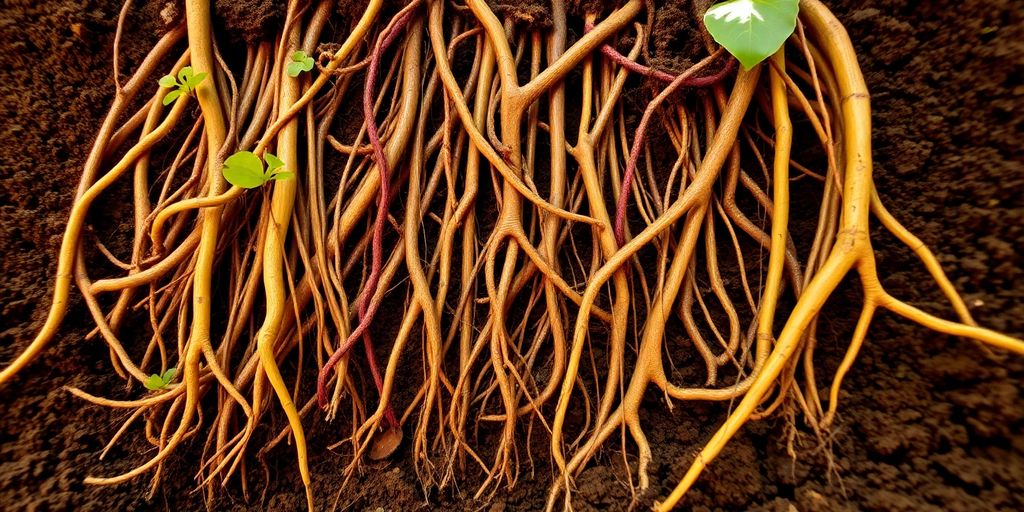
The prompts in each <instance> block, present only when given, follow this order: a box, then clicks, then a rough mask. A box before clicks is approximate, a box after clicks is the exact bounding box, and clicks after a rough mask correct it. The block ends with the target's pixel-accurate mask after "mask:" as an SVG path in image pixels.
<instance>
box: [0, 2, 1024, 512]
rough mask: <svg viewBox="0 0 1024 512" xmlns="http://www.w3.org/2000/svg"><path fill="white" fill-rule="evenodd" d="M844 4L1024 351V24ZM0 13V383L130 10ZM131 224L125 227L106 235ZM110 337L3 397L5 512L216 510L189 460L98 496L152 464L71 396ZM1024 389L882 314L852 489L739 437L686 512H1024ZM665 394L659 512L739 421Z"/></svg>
mask: <svg viewBox="0 0 1024 512" xmlns="http://www.w3.org/2000/svg"><path fill="white" fill-rule="evenodd" d="M826 3H827V4H828V5H830V6H831V7H832V8H833V9H834V10H835V12H836V13H837V15H838V16H839V18H840V19H841V20H842V21H843V23H844V24H845V25H846V27H847V29H848V30H849V31H850V33H851V36H852V38H853V40H854V42H855V44H856V45H857V48H858V50H859V52H860V58H861V65H862V66H863V68H864V71H865V74H866V77H867V81H868V85H869V87H870V89H871V92H872V101H873V106H874V122H875V129H874V142H875V162H876V183H877V185H878V188H879V190H880V193H881V195H882V196H883V200H884V201H885V202H886V203H887V205H888V207H889V209H890V211H892V212H893V213H894V214H896V216H897V217H898V218H899V219H900V220H901V221H902V222H904V224H905V225H906V226H907V227H908V228H910V229H911V231H913V232H915V233H916V234H917V235H918V236H920V237H921V239H922V240H923V241H924V242H925V243H927V244H928V245H929V246H930V247H932V248H933V249H934V250H935V251H936V253H937V254H938V256H939V258H940V260H941V261H942V263H943V266H944V268H945V269H946V270H947V272H949V274H950V276H951V278H952V279H953V281H954V283H955V284H956V286H957V288H958V289H959V290H961V291H962V292H963V293H964V294H965V297H966V299H967V301H968V303H969V304H971V305H972V311H973V312H974V314H975V315H976V319H977V320H978V321H979V322H980V323H981V324H982V325H985V326H988V327H992V328H995V329H997V330H1002V331H1005V332H1008V333H1010V334H1013V335H1016V336H1021V335H1024V257H1022V254H1024V144H1022V140H1024V139H1022V132H1024V2H1022V1H1012V0H957V1H948V0H936V1H930V2H911V1H909V0H881V1H868V2H864V1H860V0H834V1H827V2H826ZM140 4H141V5H140V6H139V7H137V8H136V9H135V10H134V13H133V15H132V16H130V17H129V23H128V26H127V27H126V34H125V36H126V37H125V44H124V47H123V49H122V56H123V57H122V58H123V62H124V64H122V66H123V67H124V69H132V68H133V66H134V65H136V64H137V63H138V62H139V61H140V60H141V58H142V57H143V56H144V55H145V52H147V51H148V49H149V48H150V47H151V46H152V44H153V43H154V42H155V38H156V35H155V34H156V33H157V32H158V29H159V26H160V22H159V21H158V20H159V14H158V13H159V10H160V8H161V7H162V6H161V5H160V4H159V3H154V2H149V3H146V2H140ZM0 9H2V10H0V105H2V108H3V111H2V113H3V119H4V121H3V123H0V362H2V363H4V364H6V362H8V361H10V360H12V359H13V358H14V356H15V355H16V353H17V352H18V351H19V350H21V348H22V347H24V346H25V345H26V344H27V343H28V342H29V340H30V339H31V338H32V336H33V335H34V334H35V331H36V330H37V329H38V327H39V326H40V325H41V322H42V320H43V318H44V317H45V314H46V310H47V309H48V308H49V303H50V302H49V301H50V299H49V294H50V293H51V287H52V284H51V274H52V272H53V269H54V267H55V265H56V257H55V255H56V252H57V249H58V247H59V243H60V236H61V234H62V232H63V225H64V222H65V220H66V216H67V212H68V210H69V208H70V201H71V198H72V197H73V194H74V188H75V187H76V185H77V182H78V176H79V172H80V168H81V164H82V161H83V159H84V157H85V155H86V153H87V151H88V148H89V146H90V144H91V143H92V137H93V134H94V133H95V131H96V129H97V128H98V127H99V123H100V121H101V119H102V116H103V115H104V113H105V111H106V108H107V106H108V105H109V104H110V100H111V95H112V91H113V87H112V84H111V83H110V82H111V66H110V55H111V48H112V43H113V31H114V26H115V21H114V20H116V19H117V13H118V11H119V9H120V3H119V2H116V1H111V0H62V1H50V2H39V3H37V2H34V1H29V0H20V1H19V0H14V1H12V0H7V1H5V2H4V3H3V6H2V8H0ZM121 219H122V217H120V216H118V215H117V214H116V213H111V214H110V219H109V221H110V222H115V223H116V222H121ZM124 219H126V220H125V222H127V218H126V217H124ZM876 227H877V226H876ZM876 231H877V230H876ZM876 249H877V251H878V257H879V264H880V267H881V269H882V272H883V276H884V277H883V280H884V282H885V283H886V284H887V285H888V287H889V288H890V291H891V292H893V293H894V294H895V295H896V296H898V297H901V298H904V299H907V300H909V301H911V302H913V303H915V304H917V305H920V306H922V307H925V308H926V309H928V310H930V311H936V312H942V313H943V314H945V315H946V316H949V315H950V312H949V310H948V308H947V307H946V305H945V303H944V302H943V301H942V300H941V296H940V295H939V294H938V293H937V290H936V287H935V286H934V285H933V284H932V282H931V280H930V279H929V278H928V276H927V274H926V273H925V272H924V271H923V269H922V268H921V266H920V265H919V264H918V262H917V260H916V259H915V258H914V256H913V254H912V253H910V252H909V251H908V250H907V249H906V248H904V247H902V246H900V245H899V244H898V243H897V242H896V241H895V240H894V239H892V238H891V237H886V236H879V237H877V242H876ZM846 289H847V290H848V291H847V292H846V293H844V294H840V296H839V297H837V298H836V299H835V300H833V301H831V302H830V304H829V305H828V308H829V309H828V311H829V315H828V317H827V318H825V319H824V322H823V328H824V329H823V330H824V334H823V335H821V336H820V338H821V339H822V341H821V344H822V346H821V348H820V349H819V358H820V359H821V361H822V363H821V364H822V367H823V369H825V370H831V369H832V368H834V367H835V365H836V364H838V361H839V360H840V358H841V357H842V354H843V351H844V350H845V347H846V343H847V341H846V340H847V339H848V335H849V332H850V330H851V328H852V323H853V321H855V318H856V313H857V300H858V294H857V292H856V287H855V286H848V287H847V288H846ZM90 325H91V323H90V320H89V315H88V313H87V312H86V310H85V308H84V306H83V305H82V304H81V301H80V300H77V301H75V302H74V303H73V305H72V308H71V310H70V313H69V315H68V318H67V320H66V321H65V323H64V327H63V329H62V333H61V336H60V337H59V338H58V339H57V340H56V341H55V342H54V343H53V345H52V346H51V347H50V348H49V349H48V350H47V351H46V353H45V355H44V356H43V357H41V358H40V360H39V361H37V362H36V363H35V364H33V365H31V366H30V367H29V368H28V369H27V370H25V371H24V372H23V373H22V374H21V375H20V376H19V378H18V379H16V381H15V382H13V383H11V384H10V385H8V386H6V387H5V388H3V389H0V509H2V510H137V509H139V510H175V511H184V510H201V509H203V504H202V500H201V497H200V496H199V495H198V494H195V493H192V492H191V491H192V489H193V478H192V476H193V475H192V471H193V468H192V466H191V465H186V464H184V463H183V462H182V460H181V459H182V457H181V456H179V457H177V458H176V459H175V460H177V461H178V462H175V463H171V464H170V465H169V466H168V468H167V470H166V474H165V475H164V482H165V483H164V484H163V486H162V487H161V489H160V490H159V491H158V492H157V495H156V497H155V498H154V499H153V500H152V501H146V500H145V499H144V496H145V495H146V493H147V491H148V479H147V478H143V479H139V480H136V481H134V482H132V483H129V484H125V485H121V486H117V487H106V488H97V487H86V486H84V485H83V484H82V479H83V478H84V477H85V476H87V475H91V474H96V475H101V474H102V475H109V474H116V473H118V472H120V471H122V470H124V469H128V468H130V467H132V466H133V465H135V464H137V463H139V462H140V461H141V460H143V457H145V456H147V455H144V453H150V452H148V451H145V450H146V449H147V448H148V446H145V445H144V441H141V440H135V441H129V442H127V443H122V444H121V445H120V447H119V448H117V449H115V450H113V451H112V452H111V453H110V454H109V455H108V457H107V459H106V460H104V461H100V460H99V458H98V455H99V452H100V451H101V450H102V448H103V445H104V444H105V443H106V441H107V440H108V439H109V437H110V436H111V435H112V434H113V432H114V431H115V430H116V428H117V426H118V425H119V424H120V421H121V419H122V416H121V414H120V413H119V414H114V413H111V411H108V410H105V409H100V408H97V407H92V406H87V405H84V404H83V403H82V402H80V401H77V400H75V399H73V398H72V397H71V396H70V395H68V394H67V393H66V392H64V391H62V389H61V386H63V385H77V386H83V387H85V388H87V389H89V390H93V391H100V392H102V391H103V390H109V389H114V388H115V387H117V386H121V383H120V382H119V381H118V380H117V379H116V378H114V374H113V372H111V371H110V366H109V365H110V363H109V359H108V356H107V350H106V349H105V347H104V346H103V345H102V343H101V342H99V341H96V340H91V341H86V340H84V335H85V334H86V333H87V332H88V329H89V327H90ZM1022 389H1024V361H1022V360H1021V359H1018V358H1012V357H1010V358H1006V359H1005V360H1003V361H999V360H993V359H991V358H988V357H986V356H985V354H984V353H983V352H982V351H981V350H979V349H978V348H977V347H976V346H975V345H974V344H973V343H971V342H968V341H963V340H959V339H953V338H950V337H946V336H941V335H936V334H934V333H931V332H928V331H926V330H924V329H923V328H920V327H917V326H913V325H908V324H907V323H905V322H903V321H901V320H899V319H896V318H893V317H892V316H891V315H884V314H883V315H882V317H881V318H879V319H878V320H876V322H875V323H874V325H873V327H872V331H871V335H870V337H869V340H868V343H867V344H866V346H865V347H864V350H863V351H862V355H861V357H860V359H859V360H858V361H857V363H856V365H855V367H854V369H853V371H852V373H851V375H850V376H849V377H848V378H847V381H846V383H845V386H844V390H845V392H844V394H843V396H842V407H841V417H840V419H839V421H838V424H837V427H836V431H835V436H834V440H833V445H832V454H833V457H834V463H835V464H836V469H837V471H838V477H835V476H833V477H832V478H829V472H828V471H827V468H828V466H827V464H826V459H825V458H824V457H823V455H822V454H821V453H816V452H815V451H814V450H813V445H811V444H805V445H800V446H798V458H797V460H796V461H795V462H794V461H793V460H792V459H791V458H790V457H789V456H788V455H787V454H786V450H785V446H784V443H783V442H782V441H781V440H782V439H783V436H782V434H783V432H784V428H785V424H784V422H783V421H781V420H769V421H766V422H761V423H757V424H754V425H751V426H749V427H747V428H745V429H743V430H742V432H741V433H740V435H739V436H738V437H737V438H736V439H735V440H734V441H733V442H732V444H731V445H730V446H729V447H728V448H727V449H726V450H725V452H724V453H723V455H722V456H721V457H720V458H719V459H718V460H717V461H715V462H714V464H712V465H711V467H710V470H709V471H708V472H706V474H705V475H704V476H703V477H702V478H701V480H700V482H699V483H698V484H697V486H696V488H695V490H694V491H693V492H692V493H691V494H690V495H688V497H687V498H686V500H685V502H684V508H692V509H694V510H778V511H791V510H800V511H804V510H807V511H814V510H879V511H882V510H886V511H901V510H953V511H957V510H960V511H980V510H1024V397H1022V396H1021V395H1022V393H1021V390H1022ZM651 395H652V396H649V397H648V401H649V403H650V406H649V407H646V411H647V412H646V417H645V418H644V421H645V428H646V431H647V433H648V435H649V437H650V441H651V442H652V447H653V448H654V463H653V465H652V467H651V471H652V480H653V481H652V486H653V489H652V493H651V495H650V496H646V497H642V501H641V506H646V505H647V504H649V503H650V499H651V498H653V497H657V496H663V495H665V494H666V493H667V492H668V491H669V490H670V489H671V488H672V487H673V486H674V485H675V483H676V482H677V481H678V478H679V477H680V476H681V474H682V472H683V471H684V469H685V467H686V465H687V464H688V462H689V460H690V458H691V457H692V455H693V453H694V451H695V450H696V449H697V447H698V446H699V445H700V444H701V443H702V442H703V441H704V440H706V439H707V438H708V437H709V436H710V435H711V433H712V432H713V429H714V428H716V427H717V426H718V424H719V423H720V422H721V419H722V418H723V414H724V412H725V409H724V408H723V407H718V406H704V405H695V406H689V405H688V406H685V407H676V408H675V410H674V411H671V412H670V411H669V410H668V409H667V408H666V407H664V404H663V402H662V401H661V400H660V399H659V397H657V396H653V395H655V393H653V392H652V393H651ZM319 423H320V424H322V423H323V422H319ZM314 428H317V427H314ZM319 428H321V429H322V428H324V427H319ZM315 432H316V431H315ZM314 435H315V434H314ZM128 439H131V436H129V438H128ZM193 444H197V443H193ZM609 446H615V443H611V444H609ZM193 448H195V447H193ZM313 453H317V452H316V451H314V452H313ZM271 455H272V456H271V457H270V461H269V462H270V466H269V470H270V477H271V478H270V480H269V485H268V487H267V488H266V494H265V496H264V497H263V498H262V499H261V498H260V491H261V490H262V489H261V488H257V489H256V490H255V491H254V492H252V493H251V496H250V500H249V501H248V502H245V501H243V500H242V499H241V496H240V493H239V492H238V489H235V488H229V489H227V490H226V491H225V492H224V494H223V496H220V497H218V499H217V500H216V501H215V502H214V508H216V509H218V510H219V509H225V510H262V509H267V510H298V509H299V508H300V507H301V506H302V503H303V502H304V499H303V497H302V488H301V484H300V482H299V481H298V479H297V477H296V476H295V473H296V472H295V468H294V458H293V456H292V454H291V448H290V447H288V446H283V447H279V448H278V449H277V450H275V452H273V453H272V454H271ZM185 458H187V456H186V457H185ZM347 462H348V461H347V459H346V458H345V457H343V456H342V455H339V454H332V453H329V452H323V453H320V454H318V455H315V456H314V457H313V459H312V469H313V472H314V474H315V475H316V480H315V482H314V485H315V492H316V494H317V495H318V496H320V500H321V503H325V504H330V503H332V502H333V500H334V497H335V496H336V495H337V493H338V491H337V489H339V484H340V481H339V480H338V473H340V471H341V469H342V468H343V467H344V464H346V463H347ZM621 465H622V463H621V456H619V455H617V452H616V451H615V450H607V451H606V454H605V455H604V456H602V457H600V458H598V459H597V460H596V461H595V462H594V463H592V464H591V466H590V468H589V469H587V470H586V471H585V472H584V473H583V474H582V475H581V476H580V478H579V479H578V482H577V484H578V492H577V494H576V500H575V501H576V505H577V509H580V510H595V509H599V510H605V509H608V510H620V509H625V508H626V507H627V506H628V504H629V502H630V491H629V487H628V483H627V482H626V481H624V480H623V478H624V476H623V475H624V472H623V468H622V467H621ZM549 481H550V473H549V470H548V468H547V467H546V466H545V465H541V464H539V465H537V467H536V471H535V472H533V473H532V474H531V473H530V472H529V471H527V472H525V473H524V474H523V475H521V478H520V481H519V482H518V484H517V486H516V487H515V488H514V489H512V490H510V491H505V490H502V491H501V492H499V493H497V494H496V495H495V496H494V497H493V499H492V500H491V501H490V502H487V503H484V502H474V501H472V500H470V499H469V498H468V497H461V496H459V495H458V494H452V493H446V494H442V495H439V496H438V495H434V496H430V497H429V501H427V500H426V499H425V498H424V496H423V495H422V493H421V491H420V490H419V486H418V485H417V484H416V479H415V475H414V473H413V471H412V468H411V466H409V465H408V464H406V463H402V462H385V463H380V464H375V465H369V466H368V469H367V471H365V472H364V473H363V474H362V475H360V477H359V481H357V482H354V483H353V484H351V485H350V486H349V487H347V488H346V489H344V490H343V491H341V494H340V496H339V497H340V501H339V504H340V507H339V508H340V509H348V510H366V509H376V508H377V507H384V508H385V509H388V510H414V509H420V508H432V507H439V508H443V509H450V510H463V509H472V510H479V509H484V510H494V511H501V510H535V509H538V508H540V507H542V506H543V499H544V496H545V494H546V491H547V486H548V483H549ZM465 493H466V494H471V492H470V491H469V489H468V488H467V489H465Z"/></svg>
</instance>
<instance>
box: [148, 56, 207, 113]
mask: <svg viewBox="0 0 1024 512" xmlns="http://www.w3.org/2000/svg"><path fill="white" fill-rule="evenodd" d="M204 78H206V73H194V72H193V71H192V66H185V67H183V68H181V71H178V76H177V77H175V76H174V75H164V76H163V77H161V78H160V82H159V83H160V87H164V88H166V89H174V90H173V91H171V92H169V93H167V95H166V96H164V105H170V104H171V103H174V100H176V99H178V97H180V96H182V95H185V94H191V93H192V91H194V90H196V86H197V85H199V83H200V82H202V81H203V79H204Z"/></svg>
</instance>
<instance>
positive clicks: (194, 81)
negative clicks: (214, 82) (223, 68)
mask: <svg viewBox="0 0 1024 512" xmlns="http://www.w3.org/2000/svg"><path fill="white" fill-rule="evenodd" d="M207 74H208V73H198V74H195V75H192V76H190V77H188V80H187V81H186V82H185V87H186V88H188V90H189V91H190V92H191V91H194V90H195V89H196V86H197V85H199V84H200V83H201V82H202V81H203V79H204V78H206V75H207Z"/></svg>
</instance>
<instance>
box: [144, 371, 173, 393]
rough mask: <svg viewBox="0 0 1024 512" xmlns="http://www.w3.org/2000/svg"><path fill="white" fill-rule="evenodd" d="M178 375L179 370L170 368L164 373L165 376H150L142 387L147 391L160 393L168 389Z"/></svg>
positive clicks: (155, 374)
mask: <svg viewBox="0 0 1024 512" xmlns="http://www.w3.org/2000/svg"><path fill="white" fill-rule="evenodd" d="M177 373H178V369H177V368H168V369H167V371H165V372H164V373H163V375H160V374H157V373H154V374H153V375H150V376H149V378H148V379H146V381H145V382H143V383H142V385H144V386H146V389H148V390H150V391H160V390H161V389H166V388H167V386H169V385H170V384H171V381H172V380H174V376H175V375H176V374H177Z"/></svg>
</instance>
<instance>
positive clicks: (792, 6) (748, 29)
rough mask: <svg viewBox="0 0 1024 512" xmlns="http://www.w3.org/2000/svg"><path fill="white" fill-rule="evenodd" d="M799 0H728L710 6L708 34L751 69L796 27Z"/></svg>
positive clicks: (778, 45) (776, 48) (773, 50)
mask: <svg viewBox="0 0 1024 512" xmlns="http://www.w3.org/2000/svg"><path fill="white" fill-rule="evenodd" d="M799 11H800V2H799V0H729V1H728V2H721V3H718V4H715V5H713V6H711V8H710V9H708V11H707V12H706V13H705V14H704V25H705V26H706V27H707V28H708V32H710V33H711V37H714V38H715V41H718V44H720V45H722V46H724V47H725V49H726V50H728V51H729V53H731V54H733V56H735V57H736V58H737V59H739V61H740V64H743V67H744V68H746V69H750V68H752V67H754V66H756V65H757V64H758V63H760V62H761V61H763V60H764V59H766V58H768V56H769V55H771V54H773V53H775V52H776V51H778V49H779V48H781V47H782V44H783V43H785V42H786V39H787V38H789V36H790V35H791V34H792V33H793V30H794V29H795V28H796V15H797V13H798V12H799Z"/></svg>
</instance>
